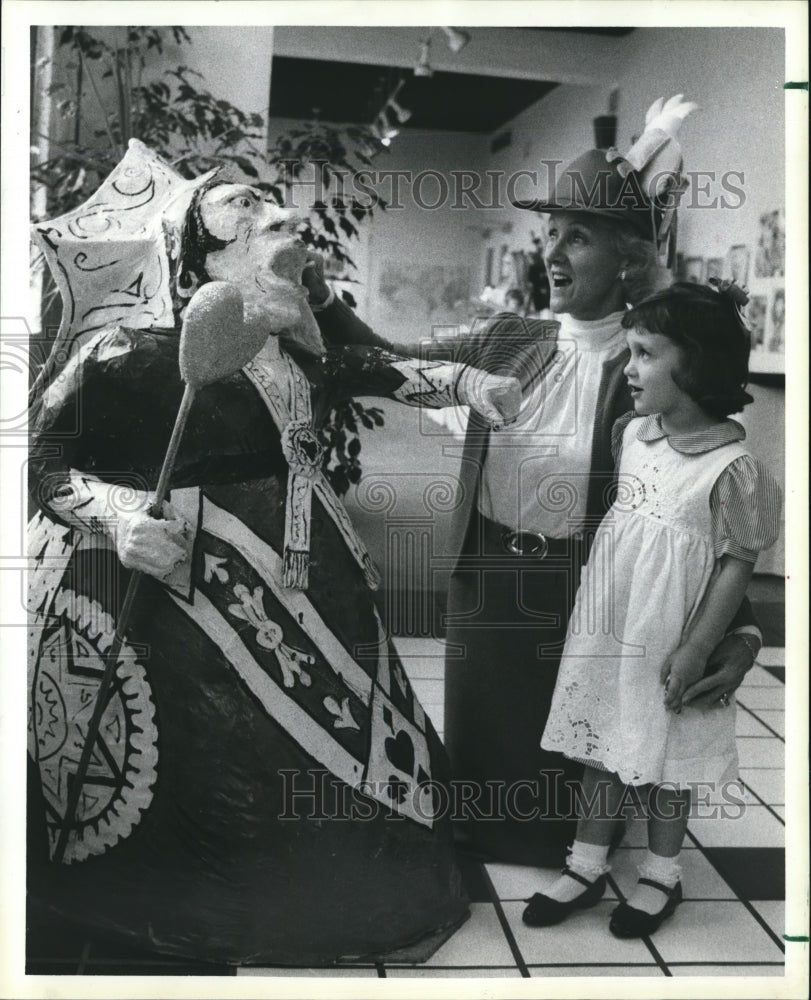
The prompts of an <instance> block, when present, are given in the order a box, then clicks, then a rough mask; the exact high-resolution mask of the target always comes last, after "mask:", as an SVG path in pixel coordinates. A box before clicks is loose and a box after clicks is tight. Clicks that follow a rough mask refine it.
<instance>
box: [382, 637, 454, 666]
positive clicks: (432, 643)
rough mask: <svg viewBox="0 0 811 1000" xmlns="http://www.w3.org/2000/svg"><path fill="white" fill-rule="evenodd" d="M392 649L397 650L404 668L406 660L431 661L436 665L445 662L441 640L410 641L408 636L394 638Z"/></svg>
mask: <svg viewBox="0 0 811 1000" xmlns="http://www.w3.org/2000/svg"><path fill="white" fill-rule="evenodd" d="M393 641H394V648H395V649H396V650H397V653H398V655H399V656H400V659H401V660H403V661H404V665H405V666H406V668H407V667H408V663H407V662H405V661H406V660H407V659H411V658H416V659H426V658H427V659H432V660H436V661H437V662H438V663H440V664H441V663H443V662H444V660H445V642H444V640H442V639H412V638H409V637H408V636H395V637H394V640H393Z"/></svg>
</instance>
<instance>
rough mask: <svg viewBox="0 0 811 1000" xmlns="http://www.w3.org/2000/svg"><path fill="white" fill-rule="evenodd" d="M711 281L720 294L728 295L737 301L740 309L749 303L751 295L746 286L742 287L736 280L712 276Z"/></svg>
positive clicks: (736, 303)
mask: <svg viewBox="0 0 811 1000" xmlns="http://www.w3.org/2000/svg"><path fill="white" fill-rule="evenodd" d="M709 283H710V284H711V285H712V286H713V288H714V289H715V290H716V291H717V292H718V293H719V295H726V296H728V297H729V298H730V299H732V301H733V302H734V303H735V305H736V306H737V307H738V309H743V308H744V306H746V305H747V304H748V303H749V296H748V295H747V293H746V289H745V288H741V286H740V285H736V284H735V282H734V281H731V280H729V279H727V278H725V279H723V280H722V279H721V278H710V279H709Z"/></svg>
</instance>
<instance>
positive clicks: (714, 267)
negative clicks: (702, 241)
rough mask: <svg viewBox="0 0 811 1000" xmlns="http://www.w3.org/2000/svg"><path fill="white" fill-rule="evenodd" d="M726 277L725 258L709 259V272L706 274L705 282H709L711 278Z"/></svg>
mask: <svg viewBox="0 0 811 1000" xmlns="http://www.w3.org/2000/svg"><path fill="white" fill-rule="evenodd" d="M723 276H724V258H723V257H708V258H707V270H706V273H705V274H704V280H705V281H709V280H710V278H723Z"/></svg>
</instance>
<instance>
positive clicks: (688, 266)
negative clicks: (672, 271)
mask: <svg viewBox="0 0 811 1000" xmlns="http://www.w3.org/2000/svg"><path fill="white" fill-rule="evenodd" d="M684 280H685V281H698V282H701V281H703V280H704V258H703V257H688V258H687V259H686V260H685V262H684Z"/></svg>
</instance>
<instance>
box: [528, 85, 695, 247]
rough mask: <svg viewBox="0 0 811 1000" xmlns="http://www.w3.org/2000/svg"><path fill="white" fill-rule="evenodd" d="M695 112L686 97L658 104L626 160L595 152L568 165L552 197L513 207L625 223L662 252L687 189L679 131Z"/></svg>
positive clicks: (614, 152)
mask: <svg viewBox="0 0 811 1000" xmlns="http://www.w3.org/2000/svg"><path fill="white" fill-rule="evenodd" d="M696 107H697V105H696V104H693V103H692V102H690V101H685V100H684V98H683V95H682V94H676V96H675V97H671V98H670V100H669V101H667V102H665V101H664V100H663V99H662V98H659V99H658V100H656V101H654V103H653V104H652V105H651V106H650V108H648V112H647V114H646V116H645V130H644V132H643V133H642V135H641V136H640V137H639V139H637V141H636V142H635V143H634V144H633V146H632V147H631V149H630V150H629V151H628V152H627V153H626V155H625V156H623V155H622V154H621V153H619V152H618V151H617V150H616V149H609V150H601V149H591V150H589V151H588V152H587V153H584V154H583V155H582V156H579V157H578V158H577V159H576V160H575V161H574V162H573V163H570V164H569V166H568V167H567V168H566V169H565V170H564V171H563V173H562V174H561V175H560V176H559V177H558V178H557V180H556V182H555V185H554V188H553V190H552V193H551V195H550V196H548V197H547V198H537V199H534V200H531V201H513V205H514V206H515V207H516V208H523V209H528V210H529V211H533V212H564V211H568V212H589V213H591V214H593V215H599V216H601V217H603V218H608V219H613V220H614V221H616V222H624V223H626V224H628V225H629V226H630V227H631V228H632V229H633V230H634V232H636V233H638V234H639V235H640V236H642V237H643V238H644V239H648V240H651V241H653V242H655V243H656V244H657V246H661V245H662V244H663V242H664V241H665V240H666V238H667V234H668V232H669V231H670V224H671V222H672V217H673V214H674V212H675V209H676V205H677V203H678V199H679V197H680V195H681V193H682V191H683V190H684V187H685V186H686V185H685V184H684V182H683V181H682V177H681V168H682V155H681V146H680V145H679V141H678V133H679V129H680V127H681V123H682V122H683V121H684V119H685V118H686V117H687V115H689V114H690V112H691V111H693V110H695V108H696Z"/></svg>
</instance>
